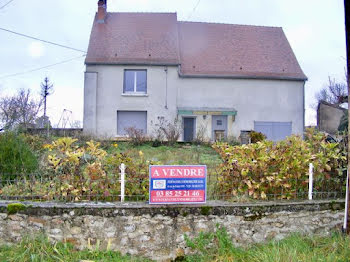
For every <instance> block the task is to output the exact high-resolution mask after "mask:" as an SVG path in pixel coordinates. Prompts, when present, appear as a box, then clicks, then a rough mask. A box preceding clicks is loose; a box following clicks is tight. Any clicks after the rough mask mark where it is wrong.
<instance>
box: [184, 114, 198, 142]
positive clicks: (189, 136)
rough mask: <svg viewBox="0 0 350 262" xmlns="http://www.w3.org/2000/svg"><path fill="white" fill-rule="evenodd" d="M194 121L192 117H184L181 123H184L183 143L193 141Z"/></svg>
mask: <svg viewBox="0 0 350 262" xmlns="http://www.w3.org/2000/svg"><path fill="white" fill-rule="evenodd" d="M195 120H196V119H195V118H194V117H184V118H183V123H184V141H185V142H191V141H193V140H194V135H195V123H196V121H195Z"/></svg>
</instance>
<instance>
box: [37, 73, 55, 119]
mask: <svg viewBox="0 0 350 262" xmlns="http://www.w3.org/2000/svg"><path fill="white" fill-rule="evenodd" d="M52 93H53V84H51V83H50V80H49V79H48V78H47V77H45V79H44V82H43V83H41V93H40V94H41V96H42V98H43V99H44V119H45V120H46V100H47V97H48V96H49V95H51V94H52Z"/></svg>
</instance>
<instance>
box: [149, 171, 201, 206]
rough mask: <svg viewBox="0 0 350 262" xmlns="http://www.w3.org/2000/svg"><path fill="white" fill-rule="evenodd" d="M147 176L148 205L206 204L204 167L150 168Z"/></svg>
mask: <svg viewBox="0 0 350 262" xmlns="http://www.w3.org/2000/svg"><path fill="white" fill-rule="evenodd" d="M149 175H150V179H149V181H150V185H149V203H150V204H198V203H205V202H206V188H207V167H206V166H202V165H200V166H199V165H194V166H150V167H149Z"/></svg>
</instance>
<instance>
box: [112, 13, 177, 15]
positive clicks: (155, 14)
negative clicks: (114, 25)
mask: <svg viewBox="0 0 350 262" xmlns="http://www.w3.org/2000/svg"><path fill="white" fill-rule="evenodd" d="M107 14H152V15H157V14H160V15H177V12H107Z"/></svg>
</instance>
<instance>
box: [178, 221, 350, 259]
mask: <svg viewBox="0 0 350 262" xmlns="http://www.w3.org/2000/svg"><path fill="white" fill-rule="evenodd" d="M185 240H186V244H187V246H188V247H189V248H190V249H191V252H192V253H193V254H192V255H189V256H187V257H185V259H184V260H185V261H237V262H244V261H249V262H285V261H298V262H299V261H300V262H309V261H329V262H333V261H339V262H340V261H349V258H350V237H349V236H343V235H341V234H340V233H333V234H332V235H331V236H327V237H324V236H314V237H308V236H304V235H301V234H293V235H291V236H289V237H287V238H285V239H284V240H281V241H271V242H269V243H267V244H258V245H252V246H250V247H248V248H243V247H235V246H234V245H233V243H232V240H231V238H230V236H229V235H228V234H227V232H226V230H225V228H223V227H220V226H217V228H216V232H214V233H200V234H199V236H198V237H196V238H194V239H192V240H191V239H189V238H188V237H187V236H185Z"/></svg>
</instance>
